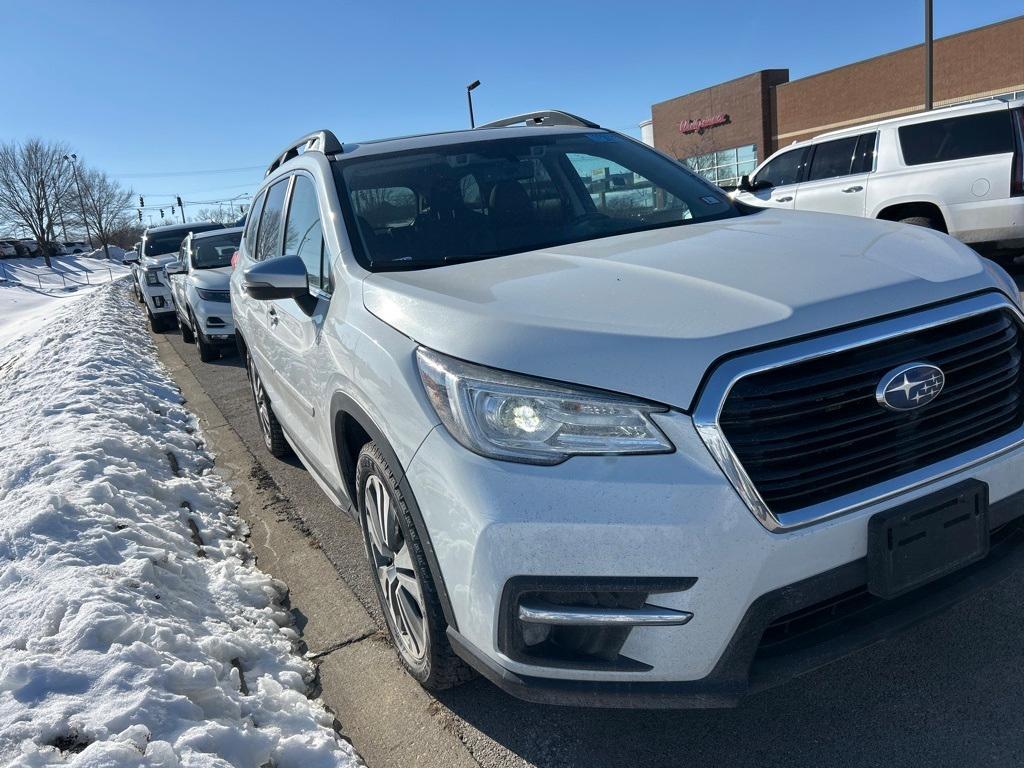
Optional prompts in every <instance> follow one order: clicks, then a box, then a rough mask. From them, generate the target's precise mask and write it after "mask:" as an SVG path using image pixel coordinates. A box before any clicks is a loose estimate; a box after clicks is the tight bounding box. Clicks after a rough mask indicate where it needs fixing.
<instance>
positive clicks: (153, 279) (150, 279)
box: [146, 270, 160, 285]
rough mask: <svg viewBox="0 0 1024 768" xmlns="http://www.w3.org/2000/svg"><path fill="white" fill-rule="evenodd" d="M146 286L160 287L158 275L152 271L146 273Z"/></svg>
mask: <svg viewBox="0 0 1024 768" xmlns="http://www.w3.org/2000/svg"><path fill="white" fill-rule="evenodd" d="M146 285H160V275H159V274H157V273H156V272H155V271H154V270H149V271H147V272H146Z"/></svg>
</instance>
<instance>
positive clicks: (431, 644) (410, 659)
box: [356, 443, 476, 691]
mask: <svg viewBox="0 0 1024 768" xmlns="http://www.w3.org/2000/svg"><path fill="white" fill-rule="evenodd" d="M371 483H372V484H373V487H374V488H376V489H380V488H383V489H385V490H386V491H387V494H388V496H389V499H390V501H389V510H391V511H393V513H394V514H393V522H394V523H395V524H397V529H396V528H395V527H394V525H393V524H390V523H389V524H388V525H387V528H388V530H389V532H390V533H388V534H384V535H385V537H391V538H393V539H395V540H397V541H398V542H399V545H398V548H397V549H396V550H395V551H401V550H402V549H405V550H406V553H403V555H402V560H401V562H402V563H404V564H406V565H405V566H404V567H400V566H399V562H400V561H399V558H398V556H393V557H392V560H391V566H392V570H395V571H401V572H402V573H404V574H405V578H406V579H408V575H409V574H408V567H407V564H408V563H410V562H411V564H412V571H413V573H412V575H413V576H414V577H415V580H416V583H417V584H418V585H419V592H420V596H421V597H422V611H420V610H416V613H417V614H418V618H419V619H421V620H422V624H421V625H420V624H417V626H419V627H420V628H421V632H422V635H421V636H420V637H419V639H418V640H410V639H409V638H410V637H411V634H412V633H407V632H403V631H402V630H400V629H399V627H398V626H397V621H396V619H395V618H394V617H393V614H392V609H391V608H390V607H389V602H388V600H387V598H385V594H384V587H383V585H382V584H381V578H380V577H379V576H378V572H379V568H378V566H380V565H381V563H382V559H381V550H379V549H376V548H375V545H374V543H373V540H372V537H371V533H370V530H369V527H370V525H371V523H370V522H369V519H370V518H369V515H370V514H372V512H371V511H370V508H368V500H367V494H368V487H370V484H371ZM370 492H371V493H372V491H370ZM356 495H357V499H356V504H357V509H358V510H359V521H360V527H361V528H362V531H363V544H364V546H365V548H366V557H367V561H368V563H369V565H370V570H371V573H372V577H373V584H374V588H375V589H376V591H377V599H378V601H379V602H380V606H381V612H382V613H383V614H384V620H385V622H386V624H387V627H388V632H389V633H390V635H391V640H392V643H393V645H394V646H395V650H396V652H397V653H398V658H399V659H400V660H401V662H402V666H404V667H405V668H406V670H408V672H409V674H410V675H412V676H413V677H414V678H415V679H416V680H417V681H418V682H419V684H420V685H422V686H423V687H424V688H427V689H428V690H432V691H441V690H444V689H446V688H452V687H454V686H456V685H461V684H462V683H465V682H467V681H469V680H472V679H473V678H474V677H475V676H476V675H475V673H474V672H473V670H472V669H470V668H469V666H467V665H466V663H465V662H464V661H463V660H462V659H460V658H459V657H458V656H456V655H455V652H454V651H453V650H452V647H451V644H450V643H449V642H448V636H447V634H446V630H447V628H448V624H447V622H446V621H445V618H444V611H443V610H442V609H441V601H440V600H439V599H438V596H437V588H436V587H435V586H434V580H433V577H432V576H431V574H430V568H429V566H428V565H427V558H426V555H425V554H424V551H423V546H422V545H421V543H420V537H419V533H418V532H417V530H416V525H415V523H414V522H413V519H412V515H410V514H409V507H408V505H407V504H406V501H405V498H404V497H403V495H402V491H401V488H400V487H399V485H398V482H397V481H396V480H395V474H394V471H393V469H392V468H391V466H390V465H389V464H388V461H387V459H385V458H384V455H383V454H382V453H381V451H380V449H379V448H377V446H376V444H374V443H367V444H366V445H364V446H363V448H362V450H361V451H360V452H359V459H358V461H357V464H356ZM389 520H391V517H390V516H389ZM383 562H386V556H385V558H384V560H383ZM385 569H387V568H386V567H385ZM393 583H394V584H395V585H396V588H397V585H398V583H399V580H398V579H396V580H395V581H394V582H393ZM393 600H394V603H395V604H396V605H397V603H398V602H399V600H400V598H398V597H394V598H393ZM405 605H406V610H409V609H410V608H409V607H410V606H413V607H418V606H419V604H418V603H415V602H414V603H411V604H410V603H409V602H408V601H406V603H405ZM421 644H422V645H423V647H422V648H421V649H420V650H419V653H417V652H416V651H415V650H413V649H417V648H420V645H421Z"/></svg>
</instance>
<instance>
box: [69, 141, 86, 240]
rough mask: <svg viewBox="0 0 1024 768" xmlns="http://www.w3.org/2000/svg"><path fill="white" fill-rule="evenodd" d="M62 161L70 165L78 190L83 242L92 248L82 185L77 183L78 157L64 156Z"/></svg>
mask: <svg viewBox="0 0 1024 768" xmlns="http://www.w3.org/2000/svg"><path fill="white" fill-rule="evenodd" d="M64 159H65V160H67V161H68V162H70V163H71V172H72V173H73V174H74V176H75V189H77V190H78V205H79V206H80V207H81V209H82V224H84V225H85V240H86V242H87V243H89V246H90V247H92V234H91V233H90V232H89V219H88V218H87V217H86V215H85V199H84V198H83V197H82V185H81V184H80V183H79V181H78V155H74V154H73V155H64Z"/></svg>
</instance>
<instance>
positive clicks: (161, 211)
mask: <svg viewBox="0 0 1024 768" xmlns="http://www.w3.org/2000/svg"><path fill="white" fill-rule="evenodd" d="M163 217H164V209H163V208H161V209H160V218H161V219H162V218H163Z"/></svg>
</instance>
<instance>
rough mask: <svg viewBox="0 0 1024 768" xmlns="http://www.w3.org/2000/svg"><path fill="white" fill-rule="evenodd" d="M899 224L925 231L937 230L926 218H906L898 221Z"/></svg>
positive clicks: (931, 221) (933, 223)
mask: <svg viewBox="0 0 1024 768" xmlns="http://www.w3.org/2000/svg"><path fill="white" fill-rule="evenodd" d="M900 224H909V225H910V226H912V227H924V228H925V229H939V227H938V226H937V225H936V224H935V222H934V221H933V220H932V219H930V218H929V217H927V216H908V217H907V218H905V219H900Z"/></svg>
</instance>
